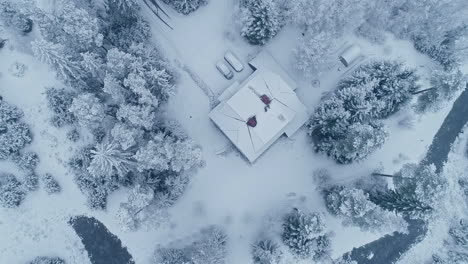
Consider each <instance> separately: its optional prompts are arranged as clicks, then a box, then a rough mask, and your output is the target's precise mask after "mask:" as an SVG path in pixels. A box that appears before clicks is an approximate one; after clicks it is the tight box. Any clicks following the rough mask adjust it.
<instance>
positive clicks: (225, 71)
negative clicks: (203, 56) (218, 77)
mask: <svg viewBox="0 0 468 264" xmlns="http://www.w3.org/2000/svg"><path fill="white" fill-rule="evenodd" d="M216 68H217V69H218V71H219V72H220V73H221V74H222V75H224V77H226V79H228V80H231V79H232V77H234V74H233V73H232V71H231V70H230V69H229V67H228V66H227V65H226V63H224V62H223V61H218V62H217V63H216Z"/></svg>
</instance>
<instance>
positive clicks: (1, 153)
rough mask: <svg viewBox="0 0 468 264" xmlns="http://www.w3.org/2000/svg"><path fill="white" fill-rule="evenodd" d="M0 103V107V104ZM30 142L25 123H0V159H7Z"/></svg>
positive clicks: (15, 121) (14, 121) (11, 121)
mask: <svg viewBox="0 0 468 264" xmlns="http://www.w3.org/2000/svg"><path fill="white" fill-rule="evenodd" d="M1 102H2V101H0V105H1V104H2V103H1ZM0 115H1V109H0ZM0 118H1V116H0ZM31 141H32V138H31V133H30V131H29V127H28V125H26V124H25V123H23V122H21V121H19V120H10V121H7V122H1V121H0V159H6V158H8V157H9V156H10V155H12V154H14V153H16V152H18V151H19V150H21V149H22V148H23V147H24V146H25V145H26V144H29V143H30V142H31Z"/></svg>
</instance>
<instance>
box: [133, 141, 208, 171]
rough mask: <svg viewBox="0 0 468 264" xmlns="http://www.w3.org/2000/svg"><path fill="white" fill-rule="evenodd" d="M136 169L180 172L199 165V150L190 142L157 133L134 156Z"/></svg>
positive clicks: (200, 159)
mask: <svg viewBox="0 0 468 264" xmlns="http://www.w3.org/2000/svg"><path fill="white" fill-rule="evenodd" d="M134 158H135V160H136V161H137V162H138V169H139V170H140V171H142V170H150V169H154V170H157V171H166V170H171V171H174V172H181V171H184V170H188V169H190V168H193V167H195V166H199V165H201V162H202V157H201V150H200V148H199V147H197V146H195V145H194V143H193V142H192V141H191V140H180V139H176V138H174V137H172V136H169V135H165V134H163V133H158V134H156V135H154V137H153V138H152V140H150V141H149V142H148V143H147V145H146V146H143V147H142V148H140V149H139V150H138V151H137V153H136V154H135V156H134Z"/></svg>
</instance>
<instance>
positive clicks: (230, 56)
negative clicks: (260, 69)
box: [224, 51, 244, 72]
mask: <svg viewBox="0 0 468 264" xmlns="http://www.w3.org/2000/svg"><path fill="white" fill-rule="evenodd" d="M224 59H225V60H226V61H227V62H228V63H229V64H230V65H231V66H232V68H234V70H236V72H241V71H242V70H243V69H244V65H242V62H241V61H240V60H239V59H238V58H237V56H236V55H234V53H232V52H231V51H227V52H226V54H224Z"/></svg>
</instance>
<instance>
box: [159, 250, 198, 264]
mask: <svg viewBox="0 0 468 264" xmlns="http://www.w3.org/2000/svg"><path fill="white" fill-rule="evenodd" d="M191 263H192V262H191V261H190V256H189V254H188V252H187V249H185V248H161V247H159V248H157V249H156V252H155V253H154V262H153V264H191Z"/></svg>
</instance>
